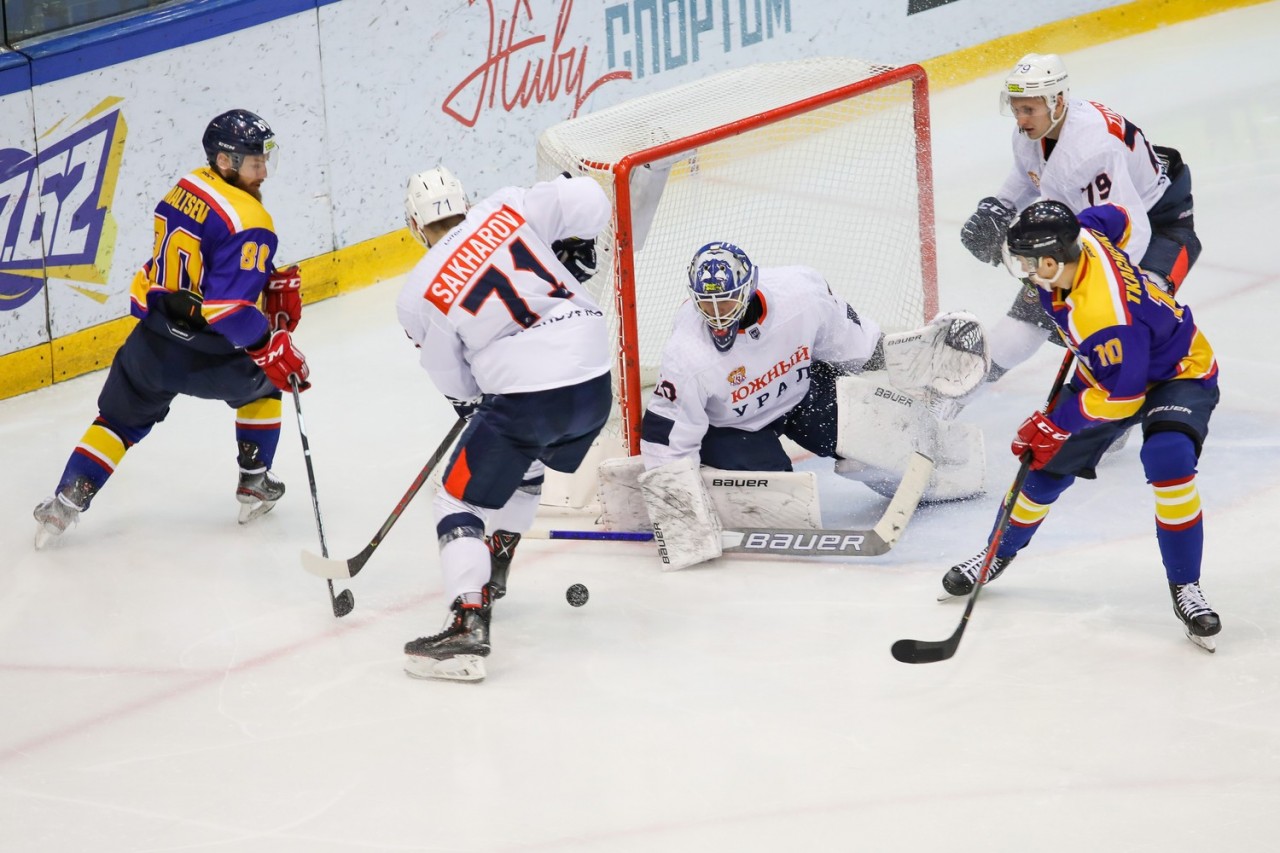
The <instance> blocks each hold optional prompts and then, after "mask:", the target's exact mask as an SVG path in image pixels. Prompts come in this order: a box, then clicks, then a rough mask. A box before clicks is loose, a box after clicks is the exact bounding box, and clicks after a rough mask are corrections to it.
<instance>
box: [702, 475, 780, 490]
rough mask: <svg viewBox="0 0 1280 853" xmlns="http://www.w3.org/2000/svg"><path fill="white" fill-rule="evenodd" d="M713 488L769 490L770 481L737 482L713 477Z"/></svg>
mask: <svg viewBox="0 0 1280 853" xmlns="http://www.w3.org/2000/svg"><path fill="white" fill-rule="evenodd" d="M711 485H712V486H723V487H724V488H728V489H735V488H736V489H767V488H769V481H768V480H735V479H731V478H726V477H712V478H711Z"/></svg>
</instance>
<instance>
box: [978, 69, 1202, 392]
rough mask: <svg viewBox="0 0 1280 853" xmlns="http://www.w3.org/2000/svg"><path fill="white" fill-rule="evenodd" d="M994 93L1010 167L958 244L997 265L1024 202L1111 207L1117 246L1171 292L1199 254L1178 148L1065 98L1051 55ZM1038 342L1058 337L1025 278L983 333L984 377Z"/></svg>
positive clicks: (1095, 106)
mask: <svg viewBox="0 0 1280 853" xmlns="http://www.w3.org/2000/svg"><path fill="white" fill-rule="evenodd" d="M1000 99H1001V104H1002V109H1003V111H1004V112H1005V113H1006V114H1011V115H1012V116H1013V117H1014V119H1015V120H1016V122H1017V127H1016V129H1015V130H1014V133H1013V160H1014V163H1013V167H1012V169H1011V170H1010V172H1009V174H1008V176H1007V177H1006V178H1005V181H1004V183H1003V184H1002V185H1001V186H1000V189H999V190H997V192H996V194H995V195H994V196H989V197H987V198H984V199H983V200H982V201H981V202H979V203H978V209H977V210H976V211H975V212H974V213H973V215H972V216H970V217H969V220H968V221H967V222H966V223H965V225H964V228H963V230H962V232H961V242H962V243H964V246H965V248H967V249H968V250H969V251H970V252H971V253H972V254H973V255H974V257H976V258H977V259H978V260H980V261H982V262H984V263H988V264H991V265H993V266H999V265H1000V264H1001V262H1002V259H1001V251H1002V247H1003V244H1004V236H1005V233H1006V232H1007V231H1008V228H1009V224H1010V223H1011V222H1012V221H1013V220H1014V218H1015V217H1016V216H1017V214H1018V212H1019V211H1021V210H1023V209H1025V208H1026V207H1027V206H1029V205H1030V204H1031V203H1033V202H1035V201H1038V200H1040V201H1060V202H1062V203H1063V204H1065V205H1067V207H1069V208H1071V210H1072V212H1074V213H1079V212H1080V211H1082V210H1084V209H1085V208H1087V207H1091V206H1093V205H1097V204H1113V205H1116V206H1117V207H1122V208H1124V209H1125V210H1126V211H1128V212H1129V214H1130V216H1131V223H1132V225H1131V228H1130V233H1129V234H1128V237H1127V239H1126V240H1125V241H1124V242H1123V243H1122V244H1120V248H1122V249H1124V250H1125V252H1126V253H1127V254H1128V255H1129V256H1130V257H1132V258H1137V259H1140V260H1139V265H1140V266H1141V267H1142V271H1143V273H1144V274H1145V275H1146V277H1147V278H1148V279H1149V280H1152V281H1154V282H1155V283H1157V284H1159V285H1160V286H1161V287H1162V288H1163V289H1164V290H1165V291H1166V292H1169V293H1174V292H1176V291H1177V289H1178V287H1180V286H1181V284H1182V281H1183V279H1184V278H1185V276H1186V274H1187V271H1188V270H1189V269H1190V268H1191V266H1192V265H1193V264H1194V263H1195V261H1196V258H1197V257H1199V255H1200V240H1199V238H1198V237H1197V236H1196V232H1195V221H1194V218H1193V216H1192V197H1191V171H1190V169H1189V168H1188V167H1187V166H1186V164H1184V163H1183V162H1182V156H1181V154H1179V153H1178V152H1177V151H1176V150H1174V149H1172V148H1162V147H1160V146H1155V145H1152V144H1151V143H1150V142H1149V141H1148V140H1147V138H1146V135H1145V134H1144V133H1143V132H1142V130H1141V129H1140V128H1138V127H1137V126H1136V125H1134V124H1133V123H1132V122H1131V121H1129V120H1128V119H1126V118H1125V117H1124V116H1122V115H1120V114H1119V113H1117V112H1115V111H1114V110H1111V109H1109V108H1107V107H1105V106H1103V105H1102V104H1099V103H1096V102H1094V101H1087V100H1083V99H1080V98H1073V97H1071V94H1070V89H1069V86H1068V78H1067V69H1066V66H1065V65H1064V64H1063V62H1062V60H1061V58H1059V57H1058V56H1057V55H1055V54H1044V55H1040V54H1034V53H1032V54H1028V55H1026V56H1024V57H1023V58H1022V59H1020V60H1018V63H1017V64H1016V65H1015V66H1014V67H1013V69H1012V70H1011V71H1010V72H1009V74H1008V76H1007V77H1006V78H1005V81H1004V84H1003V89H1002V91H1001V95H1000ZM1143 211H1145V212H1146V215H1145V216H1143V215H1142V212H1143ZM1046 339H1048V340H1053V341H1054V342H1055V343H1056V342H1058V338H1057V333H1056V331H1055V327H1054V325H1053V322H1052V320H1050V319H1049V318H1048V317H1047V316H1046V315H1045V313H1044V310H1043V309H1042V308H1041V307H1040V298H1039V296H1038V295H1037V291H1036V288H1035V286H1034V285H1031V284H1029V283H1026V282H1024V287H1023V289H1022V291H1021V292H1019V294H1018V296H1017V298H1016V299H1015V300H1014V303H1013V306H1012V307H1011V308H1010V309H1009V312H1008V314H1007V315H1006V316H1005V317H1003V318H1001V319H1000V321H998V322H997V323H996V324H995V325H994V326H993V327H992V329H991V361H992V371H991V375H990V377H989V379H991V380H992V381H994V380H996V379H998V378H999V377H1000V376H1001V375H1002V374H1003V373H1004V372H1005V371H1007V370H1009V369H1010V368H1012V367H1014V366H1016V365H1018V364H1020V363H1022V362H1023V361H1025V360H1026V359H1028V358H1030V357H1031V355H1032V354H1034V353H1035V351H1036V350H1037V349H1039V347H1040V344H1042V343H1043V342H1044V341H1045V340H1046Z"/></svg>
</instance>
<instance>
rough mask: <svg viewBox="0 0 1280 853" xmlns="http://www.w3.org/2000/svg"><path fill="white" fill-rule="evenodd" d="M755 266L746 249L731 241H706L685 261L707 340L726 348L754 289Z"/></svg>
mask: <svg viewBox="0 0 1280 853" xmlns="http://www.w3.org/2000/svg"><path fill="white" fill-rule="evenodd" d="M756 280H757V274H756V268H755V265H754V264H752V263H751V259H750V258H748V257H747V253H746V252H744V251H742V250H741V249H739V248H738V247H737V246H735V245H733V244H732V243H708V244H707V245H705V246H703V247H702V248H701V249H699V250H698V251H697V252H696V253H695V254H694V256H693V260H692V261H691V262H690V263H689V289H690V290H691V291H693V300H694V304H696V305H697V306H698V310H699V311H701V312H702V319H703V320H705V321H706V323H707V326H708V327H709V328H710V331H711V342H712V343H713V344H715V345H716V349H717V350H719V351H720V352H728V351H729V348H730V347H732V346H733V342H734V340H736V339H737V337H738V323H739V322H740V321H741V320H742V316H743V315H744V314H746V313H747V306H748V305H750V304H751V297H752V296H753V295H754V294H755V292H756Z"/></svg>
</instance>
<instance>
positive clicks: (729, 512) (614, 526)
mask: <svg viewBox="0 0 1280 853" xmlns="http://www.w3.org/2000/svg"><path fill="white" fill-rule="evenodd" d="M642 473H644V462H643V461H642V460H641V458H640V457H639V456H633V457H626V458H622V459H608V460H605V461H604V462H603V463H601V465H600V471H599V474H600V494H599V498H600V520H599V524H600V526H602V527H603V528H604V529H606V530H635V531H640V530H649V529H650V521H649V511H648V509H647V508H646V507H645V503H644V497H643V496H642V495H641V493H640V483H639V478H640V475H641V474H642ZM700 473H701V475H702V482H703V484H704V485H705V486H706V488H707V494H708V495H709V496H710V498H711V506H712V508H713V509H714V511H715V513H716V516H717V517H718V518H719V519H720V525H721V527H794V528H801V529H804V528H819V527H822V510H821V507H820V506H819V503H818V487H817V475H815V474H814V472H812V471H724V470H721V469H719V468H703V469H702V470H701V472H700Z"/></svg>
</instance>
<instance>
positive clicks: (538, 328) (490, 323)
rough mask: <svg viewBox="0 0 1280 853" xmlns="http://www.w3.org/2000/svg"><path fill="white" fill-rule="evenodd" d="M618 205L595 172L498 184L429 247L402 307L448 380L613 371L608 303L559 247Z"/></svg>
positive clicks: (466, 390) (412, 333) (431, 367)
mask: <svg viewBox="0 0 1280 853" xmlns="http://www.w3.org/2000/svg"><path fill="white" fill-rule="evenodd" d="M611 215H612V211H611V209H610V206H609V201H608V198H607V197H606V196H605V194H604V191H603V190H601V189H600V186H599V185H598V184H597V183H596V182H595V181H594V180H592V179H591V178H570V179H564V178H557V179H556V180H553V181H547V182H544V183H539V184H535V185H534V186H533V187H531V188H529V189H522V188H519V187H507V188H505V189H502V190H499V191H498V192H496V193H494V194H493V195H491V196H489V197H488V198H487V199H485V200H484V201H482V202H480V203H479V204H476V205H475V206H474V207H472V208H471V209H470V210H469V211H468V212H467V217H466V219H465V220H464V221H463V222H462V223H461V224H460V225H458V227H456V228H454V229H453V230H452V231H450V232H449V233H448V235H446V236H445V237H444V238H443V239H442V240H440V242H438V243H436V244H435V245H434V246H432V248H431V251H430V252H428V253H427V255H426V257H424V258H423V259H422V260H421V261H420V262H419V263H418V265H417V266H416V267H414V268H413V270H412V271H411V272H410V273H409V276H408V278H407V280H406V281H405V285H404V288H403V289H402V290H401V293H400V297H399V299H398V300H397V302H396V313H397V315H398V317H399V319H400V324H401V325H402V326H403V327H404V329H405V332H406V333H407V334H408V335H409V337H410V338H411V339H412V340H413V342H414V344H416V345H417V346H418V347H419V348H420V350H421V356H420V360H421V363H422V366H423V367H424V368H425V369H426V371H427V373H428V374H430V376H431V379H432V381H433V382H435V384H436V387H437V388H439V389H440V391H442V392H443V393H444V394H445V395H447V396H449V397H452V398H454V399H457V400H467V399H471V398H474V397H477V396H479V395H480V394H482V393H483V394H503V393H518V392H526V391H540V390H544V389H548V388H559V387H563V386H566V385H573V384H576V383H579V382H585V381H587V380H589V379H594V378H595V377H597V376H601V375H603V374H605V373H608V372H609V366H610V364H611V354H610V351H609V343H608V334H607V330H606V326H605V320H604V314H603V312H602V311H601V310H600V307H599V306H598V305H597V304H596V303H595V301H594V300H593V299H592V298H591V296H590V294H589V293H587V291H586V288H584V287H581V286H580V285H579V284H578V282H577V280H576V279H575V278H574V277H573V275H572V274H571V273H570V272H569V271H568V270H567V269H565V267H564V266H563V265H562V264H561V263H560V261H559V260H557V259H556V256H555V253H554V252H553V251H552V250H551V248H550V246H551V243H552V242H554V241H556V240H560V239H563V238H565V237H583V238H589V237H594V236H596V235H597V234H599V233H600V231H601V229H603V228H604V226H605V225H606V224H607V223H608V221H609V217H610V216H611Z"/></svg>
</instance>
